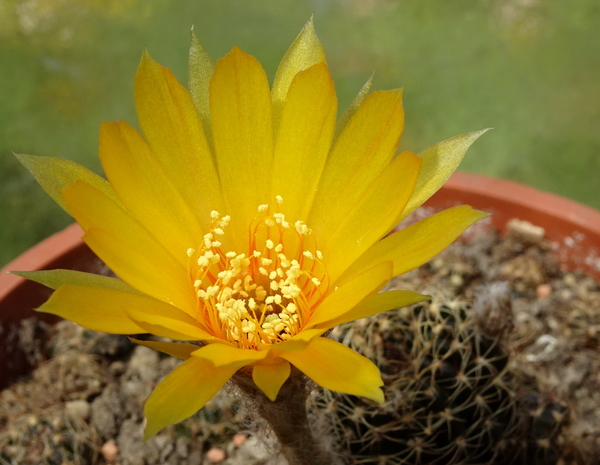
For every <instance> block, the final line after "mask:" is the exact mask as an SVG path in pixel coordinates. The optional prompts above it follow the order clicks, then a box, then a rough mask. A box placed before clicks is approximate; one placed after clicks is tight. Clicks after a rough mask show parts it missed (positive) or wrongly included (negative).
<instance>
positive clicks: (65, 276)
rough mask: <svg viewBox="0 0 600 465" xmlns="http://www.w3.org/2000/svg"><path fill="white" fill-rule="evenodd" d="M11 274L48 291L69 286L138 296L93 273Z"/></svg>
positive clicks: (30, 272)
mask: <svg viewBox="0 0 600 465" xmlns="http://www.w3.org/2000/svg"><path fill="white" fill-rule="evenodd" d="M11 273H12V274H16V275H17V276H21V277H22V278H25V279H29V280H30V281H35V282H36V283H40V284H43V285H44V286H46V287H49V288H50V289H58V288H59V287H60V286H63V285H65V284H70V285H72V286H82V287H96V288H99V289H112V290H115V291H122V292H129V293H132V294H139V293H140V292H139V291H138V290H137V289H134V288H133V287H131V286H130V285H129V284H127V283H126V282H124V281H121V280H120V279H116V278H109V277H108V276H101V275H98V274H93V273H84V272H83V271H73V270H42V271H11Z"/></svg>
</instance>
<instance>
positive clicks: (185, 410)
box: [144, 357, 237, 440]
mask: <svg viewBox="0 0 600 465" xmlns="http://www.w3.org/2000/svg"><path fill="white" fill-rule="evenodd" d="M236 370H237V368H215V367H213V366H212V364H211V363H210V362H207V361H206V360H202V359H199V358H196V357H190V358H189V359H187V360H186V361H185V362H183V363H182V364H181V365H179V366H178V367H177V368H175V370H173V372H172V373H171V374H169V375H168V376H167V377H166V378H165V379H163V380H162V381H161V383H160V384H159V385H158V386H156V388H155V389H154V391H153V392H152V394H151V395H150V397H149V398H148V400H147V401H146V405H145V406H144V413H145V415H146V421H147V422H146V428H145V430H144V440H146V439H149V438H151V437H152V436H154V435H155V434H156V433H158V432H159V431H160V430H161V429H163V428H164V427H165V426H167V425H172V424H174V423H178V422H180V421H181V420H185V419H186V418H188V417H190V416H192V415H193V414H194V413H196V412H197V411H198V410H200V409H201V408H202V407H204V404H206V403H207V402H208V401H209V400H210V399H212V398H213V397H214V395H215V394H216V393H217V392H218V391H219V389H221V388H222V387H223V386H224V385H225V383H226V382H227V381H228V380H229V379H230V378H231V377H232V376H233V374H234V373H235V372H236Z"/></svg>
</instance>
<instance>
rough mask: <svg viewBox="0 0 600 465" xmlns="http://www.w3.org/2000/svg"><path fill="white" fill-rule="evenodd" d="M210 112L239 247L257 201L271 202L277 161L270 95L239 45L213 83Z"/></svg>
mask: <svg viewBox="0 0 600 465" xmlns="http://www.w3.org/2000/svg"><path fill="white" fill-rule="evenodd" d="M210 114H211V119H212V129H213V141H214V145H215V152H216V156H217V162H218V168H219V176H220V179H221V185H222V188H223V196H224V198H225V205H226V207H225V211H222V210H219V211H220V212H221V214H227V215H231V223H230V227H229V228H230V229H229V230H230V231H231V232H232V234H234V233H235V232H237V234H236V235H235V236H234V237H233V241H234V243H235V250H243V249H245V248H246V246H247V241H248V238H247V231H248V225H249V224H250V221H251V220H252V218H253V217H254V216H255V215H256V209H257V207H258V205H261V204H265V203H268V202H269V201H270V199H269V195H270V187H271V169H272V163H273V129H272V115H271V96H270V93H269V83H268V81H267V76H266V74H265V72H264V70H263V69H262V66H261V65H260V63H259V62H258V61H257V60H256V58H254V57H253V56H250V55H248V54H247V53H244V52H242V51H241V50H240V49H239V48H237V47H235V48H234V49H233V50H232V51H231V52H230V53H228V54H227V55H226V56H225V57H224V58H222V59H220V60H219V61H217V64H216V66H215V72H214V74H213V77H212V80H211V82H210Z"/></svg>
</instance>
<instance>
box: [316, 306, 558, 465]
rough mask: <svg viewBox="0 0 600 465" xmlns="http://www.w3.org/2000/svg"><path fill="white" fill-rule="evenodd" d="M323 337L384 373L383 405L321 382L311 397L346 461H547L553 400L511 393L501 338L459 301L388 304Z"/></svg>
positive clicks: (514, 389) (552, 439) (515, 389)
mask: <svg viewBox="0 0 600 465" xmlns="http://www.w3.org/2000/svg"><path fill="white" fill-rule="evenodd" d="M331 337H333V338H334V339H337V340H338V341H340V342H343V343H345V344H346V345H348V346H350V347H351V348H353V349H355V350H356V351H358V352H360V353H361V354H363V355H365V356H366V357H369V358H370V359H371V360H373V361H374V362H375V363H376V364H377V365H378V366H379V368H380V370H381V372H382V377H383V380H384V383H385V387H384V390H385V397H386V403H385V404H384V405H377V404H375V403H373V402H370V401H367V400H363V399H359V398H357V397H354V396H349V395H345V394H340V393H334V392H329V391H324V390H323V391H318V394H317V395H316V396H315V397H314V399H313V400H312V401H313V402H314V404H315V405H314V407H315V408H316V410H317V411H318V412H320V413H321V414H323V418H321V419H320V420H318V421H321V422H325V423H326V424H327V425H328V427H329V428H330V429H333V431H334V435H335V437H336V438H337V440H338V442H340V443H341V444H342V450H341V453H342V455H344V456H346V457H347V461H348V462H349V463H353V464H377V465H380V464H382V465H383V464H386V465H394V464H459V463H460V464H496V463H532V464H546V463H547V464H551V463H552V464H554V463H556V460H557V455H556V453H555V451H554V445H555V444H556V436H557V434H558V432H559V430H560V427H559V426H560V425H559V424H560V421H557V420H558V417H559V416H558V415H556V414H555V415H553V412H554V410H556V408H557V407H552V406H549V407H546V405H545V404H543V403H541V402H540V401H539V399H538V396H537V395H535V394H530V395H529V403H527V402H521V400H520V399H521V397H522V396H521V394H520V388H519V384H518V380H517V378H516V377H515V376H514V375H513V373H512V371H511V369H510V365H509V357H508V353H507V351H506V350H505V348H504V344H503V343H502V340H501V338H500V337H490V336H487V335H485V334H483V333H482V332H481V331H478V330H477V329H476V328H475V325H474V323H473V320H472V319H471V317H470V316H469V314H468V312H467V308H466V307H465V306H464V305H458V304H449V305H440V304H438V303H436V302H434V303H433V304H431V305H429V304H427V305H419V306H415V307H412V308H409V309H401V310H398V311H393V312H388V313H386V314H382V315H378V316H377V317H374V318H371V319H368V320H360V321H357V322H353V323H348V324H345V325H342V326H340V327H338V328H336V329H335V330H334V331H333V332H332V335H331ZM534 400H537V401H534ZM528 405H529V406H528ZM552 409H554V410H552ZM533 412H537V413H536V415H537V417H536V416H535V415H534V414H533ZM548 415H550V416H549V417H548ZM561 415H562V416H560V419H561V420H562V419H564V417H565V415H564V411H562V413H561ZM317 416H318V415H317ZM542 417H544V418H542ZM545 420H549V421H545ZM536 422H537V423H536ZM536 425H537V426H536ZM557 425H558V426H557ZM533 426H535V428H534V427H533ZM536 435H537V437H536ZM530 459H531V460H532V461H531V462H530V461H529V460H530Z"/></svg>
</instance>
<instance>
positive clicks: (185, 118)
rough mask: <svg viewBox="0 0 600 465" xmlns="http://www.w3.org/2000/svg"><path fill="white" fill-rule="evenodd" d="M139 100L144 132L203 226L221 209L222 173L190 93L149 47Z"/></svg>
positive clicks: (139, 81)
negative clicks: (154, 55)
mask: <svg viewBox="0 0 600 465" xmlns="http://www.w3.org/2000/svg"><path fill="white" fill-rule="evenodd" d="M134 90H135V105H136V109H137V113H138V119H139V122H140V127H141V129H142V132H143V134H144V137H145V138H146V140H147V141H148V144H150V147H152V150H153V151H154V153H155V154H156V156H157V159H158V160H159V162H160V164H161V166H162V168H163V169H164V171H165V173H167V176H168V177H169V179H170V180H171V182H172V183H173V185H174V186H176V187H177V189H178V190H179V191H180V192H181V195H182V196H183V198H184V199H185V201H186V202H187V204H188V205H189V206H190V207H191V208H192V209H193V211H194V214H195V215H196V217H197V218H198V220H199V222H200V225H202V227H203V229H206V226H207V225H208V223H209V222H210V220H211V218H210V212H211V211H212V210H218V211H221V208H222V205H223V203H222V198H221V188H220V183H219V176H218V174H217V170H216V167H215V163H214V158H213V155H212V154H211V151H210V148H209V146H208V142H207V139H206V136H205V134H204V128H203V126H202V122H201V120H200V116H199V115H198V111H197V110H196V105H195V104H194V102H193V100H192V97H191V96H190V94H189V92H188V91H187V90H186V89H185V88H184V87H183V86H182V85H181V84H179V82H177V79H176V78H175V76H174V75H173V73H172V72H171V71H170V70H168V69H167V68H164V67H162V66H160V65H159V64H158V63H157V62H155V61H154V60H153V59H152V58H151V57H150V55H149V54H148V53H147V52H145V53H144V56H143V57H142V61H141V63H140V66H139V68H138V72H137V74H136V76H135V87H134Z"/></svg>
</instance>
